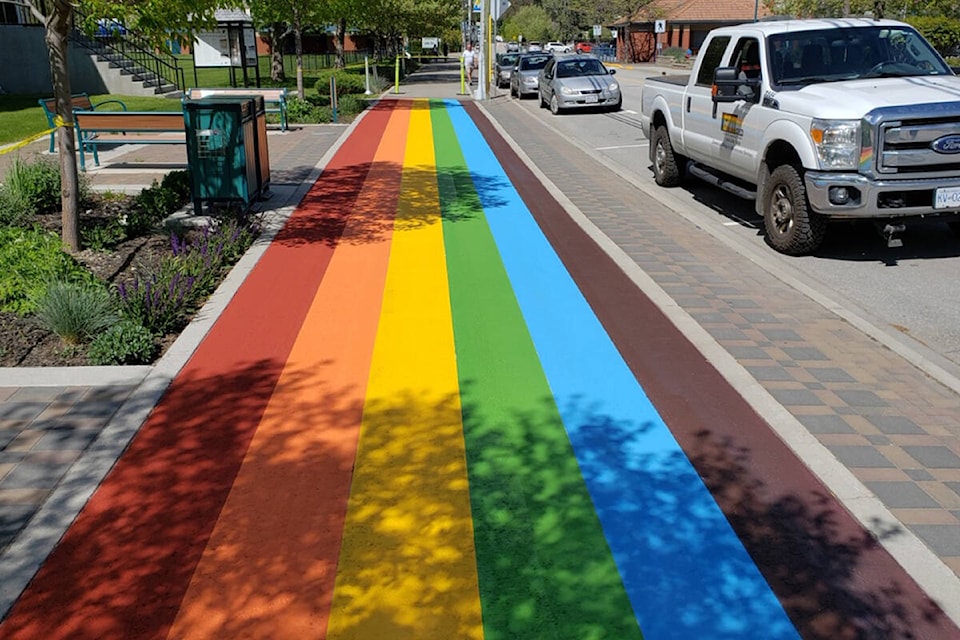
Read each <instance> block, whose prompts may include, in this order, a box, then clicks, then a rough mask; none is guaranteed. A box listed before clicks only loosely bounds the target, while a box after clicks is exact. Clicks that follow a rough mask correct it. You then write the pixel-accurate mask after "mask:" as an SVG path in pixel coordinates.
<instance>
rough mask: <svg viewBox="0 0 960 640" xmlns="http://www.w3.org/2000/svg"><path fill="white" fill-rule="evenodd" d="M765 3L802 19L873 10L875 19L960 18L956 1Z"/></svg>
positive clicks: (810, 0) (773, 0)
mask: <svg viewBox="0 0 960 640" xmlns="http://www.w3.org/2000/svg"><path fill="white" fill-rule="evenodd" d="M765 6H767V8H769V9H770V10H771V12H772V13H774V14H777V15H794V16H798V17H802V18H840V17H843V16H844V15H845V14H846V15H863V14H865V13H866V12H868V11H869V12H872V13H873V15H874V16H875V17H878V18H894V19H899V20H904V19H905V18H907V17H909V16H945V17H948V18H960V4H958V3H957V2H956V0H897V2H895V3H893V2H886V0H766V1H765Z"/></svg>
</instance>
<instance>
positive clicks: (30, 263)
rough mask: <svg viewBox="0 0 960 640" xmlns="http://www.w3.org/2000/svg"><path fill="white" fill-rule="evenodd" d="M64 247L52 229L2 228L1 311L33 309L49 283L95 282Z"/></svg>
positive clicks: (0, 248) (29, 310) (0, 256)
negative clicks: (50, 230) (65, 251)
mask: <svg viewBox="0 0 960 640" xmlns="http://www.w3.org/2000/svg"><path fill="white" fill-rule="evenodd" d="M61 247H62V245H61V242H60V238H59V237H58V236H57V235H56V234H55V233H51V232H49V231H43V230H41V229H25V228H23V227H0V311H10V312H13V313H18V314H20V315H26V314H28V313H31V312H33V310H34V309H36V301H37V300H39V299H40V296H41V295H43V292H44V290H45V289H46V286H47V283H48V282H55V281H60V282H72V283H77V284H85V283H92V282H95V278H94V276H93V274H91V273H90V272H89V271H87V270H86V269H85V268H84V267H83V266H82V265H81V264H79V263H78V262H77V261H76V260H74V259H73V257H72V256H70V255H69V254H67V253H64V251H63V250H62V248H61Z"/></svg>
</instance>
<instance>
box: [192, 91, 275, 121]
mask: <svg viewBox="0 0 960 640" xmlns="http://www.w3.org/2000/svg"><path fill="white" fill-rule="evenodd" d="M210 96H263V104H264V107H265V108H264V110H265V111H266V112H267V113H277V114H280V128H281V129H282V130H283V131H286V130H287V90H286V88H283V87H280V88H276V89H273V88H271V89H263V88H240V87H237V88H227V87H212V88H196V87H194V88H192V89H187V94H186V98H187V99H188V100H197V99H199V98H209V97H210Z"/></svg>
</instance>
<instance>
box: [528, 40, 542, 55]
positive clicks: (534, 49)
mask: <svg viewBox="0 0 960 640" xmlns="http://www.w3.org/2000/svg"><path fill="white" fill-rule="evenodd" d="M541 51H543V47H542V46H540V43H539V42H537V41H536V40H531V41H530V42H528V43H527V53H540V52H541Z"/></svg>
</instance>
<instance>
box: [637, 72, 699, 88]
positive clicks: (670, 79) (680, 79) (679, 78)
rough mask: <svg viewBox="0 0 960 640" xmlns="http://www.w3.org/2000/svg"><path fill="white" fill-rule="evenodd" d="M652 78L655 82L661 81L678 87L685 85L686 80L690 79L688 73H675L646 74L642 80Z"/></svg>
mask: <svg viewBox="0 0 960 640" xmlns="http://www.w3.org/2000/svg"><path fill="white" fill-rule="evenodd" d="M647 80H653V81H655V82H663V83H664V84H673V85H677V86H680V87H686V86H687V82H689V81H690V74H689V73H675V74H670V75H669V76H647V77H646V78H644V81H647Z"/></svg>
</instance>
